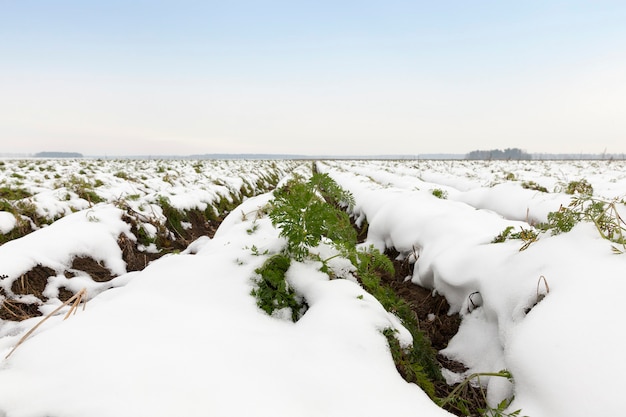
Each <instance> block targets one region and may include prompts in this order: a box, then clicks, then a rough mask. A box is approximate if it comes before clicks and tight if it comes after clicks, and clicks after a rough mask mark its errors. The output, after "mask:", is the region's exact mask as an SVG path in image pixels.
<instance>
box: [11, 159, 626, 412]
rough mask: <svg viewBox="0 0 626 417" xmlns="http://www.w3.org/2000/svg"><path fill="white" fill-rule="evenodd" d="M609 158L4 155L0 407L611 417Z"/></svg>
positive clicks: (623, 267)
mask: <svg viewBox="0 0 626 417" xmlns="http://www.w3.org/2000/svg"><path fill="white" fill-rule="evenodd" d="M624 198H626V162H624V161H436V160H399V161H392V160H321V161H296V160H276V161H262V160H259V161H252V160H95V159H76V160H71V159H68V160H54V159H24V160H13V159H5V160H0V243H1V245H0V302H1V304H0V416H4V417H35V416H37V417H39V416H59V417H60V416H68V417H69V416H87V415H88V416H93V417H100V416H102V417H105V416H106V417H110V416H116V417H117V416H129V417H130V416H133V417H136V416H138V415H150V416H168V417H169V416H172V415H184V416H208V415H209V416H242V415H254V416H270V415H271V416H294V415H295V416H382V415H419V416H433V417H435V416H451V415H472V416H478V415H486V416H528V417H566V416H567V417H577V416H580V417H583V416H584V417H588V416H590V415H620V414H621V413H623V406H622V404H621V401H620V395H619V394H620V391H621V390H620V388H619V387H620V383H621V379H622V375H624V373H626V360H625V359H624V353H623V352H625V351H626V341H624V339H623V337H622V335H621V331H620V328H621V326H620V325H621V324H622V323H623V320H622V317H623V308H622V298H623V296H624V294H626V276H625V272H624V271H626V238H625V237H624V235H623V234H624V233H625V231H626V224H625V223H624V221H623V219H624V218H625V217H626V207H625V200H624Z"/></svg>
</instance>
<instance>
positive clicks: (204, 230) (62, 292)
mask: <svg viewBox="0 0 626 417" xmlns="http://www.w3.org/2000/svg"><path fill="white" fill-rule="evenodd" d="M188 220H189V223H190V224H191V227H190V228H189V229H186V230H185V233H184V236H181V237H180V239H179V240H177V241H173V243H172V245H170V248H168V249H169V250H164V251H161V252H159V253H151V252H145V251H140V250H139V249H138V248H137V244H136V242H134V241H133V240H131V239H130V238H129V237H128V236H126V235H124V234H121V235H120V236H119V237H118V239H117V243H118V245H119V247H120V249H121V250H122V259H123V260H124V262H126V270H127V271H128V272H131V271H141V270H143V269H144V268H145V267H146V266H148V264H149V263H150V262H152V261H153V260H155V259H158V258H160V257H161V256H163V255H164V254H166V253H169V252H170V251H173V250H180V249H184V248H186V247H187V246H188V245H189V243H191V242H192V241H193V240H195V239H197V238H198V237H200V236H205V235H208V236H210V237H212V236H213V235H214V234H215V231H216V230H217V226H218V225H219V224H216V222H211V221H208V220H206V219H205V218H204V216H203V215H202V212H200V211H190V212H189V219H188ZM133 227H134V226H133V225H131V230H132V228H133ZM135 230H136V228H135ZM58 273H62V274H63V275H65V277H66V278H68V279H72V278H74V277H76V276H78V275H79V273H86V274H88V275H89V276H90V277H91V278H92V279H93V280H94V281H95V282H108V281H110V280H112V279H113V278H115V277H116V275H115V274H113V273H112V272H111V270H109V269H108V268H107V267H106V266H105V265H103V264H101V263H100V262H98V261H97V260H95V259H93V258H91V257H85V256H77V257H75V258H74V259H73V260H72V263H71V265H70V266H69V267H68V268H67V269H65V270H64V271H55V270H54V269H52V268H50V267H48V266H44V265H37V266H35V267H34V268H32V269H31V270H29V271H28V272H26V273H24V274H22V275H21V276H19V277H6V276H3V277H0V278H1V279H11V280H12V281H13V283H12V285H11V292H12V293H13V294H5V292H4V291H3V290H2V288H0V296H2V297H3V298H4V300H3V302H2V303H1V304H0V319H2V320H12V321H21V320H25V319H27V318H31V317H38V316H41V315H42V314H41V312H40V311H39V306H40V305H42V304H43V303H45V302H46V301H48V298H47V297H45V296H44V295H43V292H44V290H45V288H46V285H47V284H48V279H49V278H50V277H54V276H56V275H57V274H58ZM23 295H32V296H35V297H36V300H32V299H31V300H28V301H26V300H22V299H20V296H23ZM72 296H74V292H72V291H70V290H69V289H68V288H65V287H60V288H59V296H58V298H59V300H61V301H63V302H64V301H67V300H69V299H70V298H71V297H72Z"/></svg>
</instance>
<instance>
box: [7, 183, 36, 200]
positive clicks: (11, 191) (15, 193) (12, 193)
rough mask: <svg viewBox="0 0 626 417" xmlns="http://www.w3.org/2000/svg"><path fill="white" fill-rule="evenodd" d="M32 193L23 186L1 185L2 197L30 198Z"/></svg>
mask: <svg viewBox="0 0 626 417" xmlns="http://www.w3.org/2000/svg"><path fill="white" fill-rule="evenodd" d="M31 195H32V194H31V193H29V192H28V191H26V190H25V189H23V188H19V187H18V188H14V187H10V186H9V187H0V198H4V199H7V200H21V199H22V198H28V197H30V196H31Z"/></svg>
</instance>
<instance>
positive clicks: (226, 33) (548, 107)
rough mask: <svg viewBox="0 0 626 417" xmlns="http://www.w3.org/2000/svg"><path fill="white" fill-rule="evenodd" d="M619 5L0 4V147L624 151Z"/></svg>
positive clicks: (625, 55)
mask: <svg viewBox="0 0 626 417" xmlns="http://www.w3.org/2000/svg"><path fill="white" fill-rule="evenodd" d="M624 22H626V2H624V1H550V0H545V1H532V0H531V1H523V2H520V1H466V0H465V1H460V0H459V1H394V0H388V1H384V2H383V1H378V2H372V1H333V2H330V1H316V2H303V1H264V2H261V1H232V2H227V1H219V2H214V1H117V0H107V1H101V2H95V1H85V0H82V1H64V0H58V1H36V0H12V1H11V0H0V138H1V142H2V149H1V150H0V153H7V152H18V153H22V152H25V153H33V152H39V151H44V150H48V151H51V150H58V151H74V152H81V153H83V154H86V155H125V154H150V155H159V154H181V155H185V154H192V153H218V152H219V153H221V152H229V153H248V152H254V153H292V154H316V155H318V154H356V155H371V154H411V155H414V154H424V153H466V152H469V151H471V150H475V149H494V148H499V149H503V148H507V147H519V148H522V149H525V150H527V151H529V152H563V153H580V152H583V153H588V152H589V153H601V152H604V151H606V152H610V153H626V24H624Z"/></svg>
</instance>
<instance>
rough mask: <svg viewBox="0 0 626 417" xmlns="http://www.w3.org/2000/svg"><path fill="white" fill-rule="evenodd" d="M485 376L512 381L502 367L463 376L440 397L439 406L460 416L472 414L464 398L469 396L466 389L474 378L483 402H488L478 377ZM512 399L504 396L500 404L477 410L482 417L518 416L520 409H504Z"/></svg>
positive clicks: (510, 376) (469, 405) (508, 373)
mask: <svg viewBox="0 0 626 417" xmlns="http://www.w3.org/2000/svg"><path fill="white" fill-rule="evenodd" d="M487 376H488V377H499V378H506V379H508V380H509V381H513V376H512V375H511V373H510V372H509V371H507V370H506V369H503V370H501V371H500V372H480V373H474V374H471V375H469V376H468V377H467V378H465V379H464V380H463V381H462V382H461V383H460V384H458V385H457V386H456V387H455V388H454V390H452V392H450V394H448V396H447V397H445V398H443V399H440V400H439V406H440V407H442V408H444V409H446V410H448V411H451V412H456V413H460V414H457V415H462V416H472V415H474V414H472V412H471V411H470V407H471V404H470V402H469V401H468V400H467V399H466V398H469V395H468V393H467V391H468V389H469V387H470V384H471V383H472V381H474V380H476V382H477V385H478V387H479V389H480V394H481V395H482V397H483V401H484V403H485V404H488V402H487V395H486V393H485V389H484V388H483V385H482V384H481V383H480V378H481V377H487ZM512 401H513V398H505V399H504V400H502V401H501V402H500V404H498V405H497V406H496V408H492V407H490V406H488V405H487V407H486V408H484V409H479V410H477V411H478V412H479V413H480V415H481V416H483V417H520V413H521V412H522V410H515V411H512V412H507V411H506V409H507V408H508V407H509V405H510V404H511V402H512Z"/></svg>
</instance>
